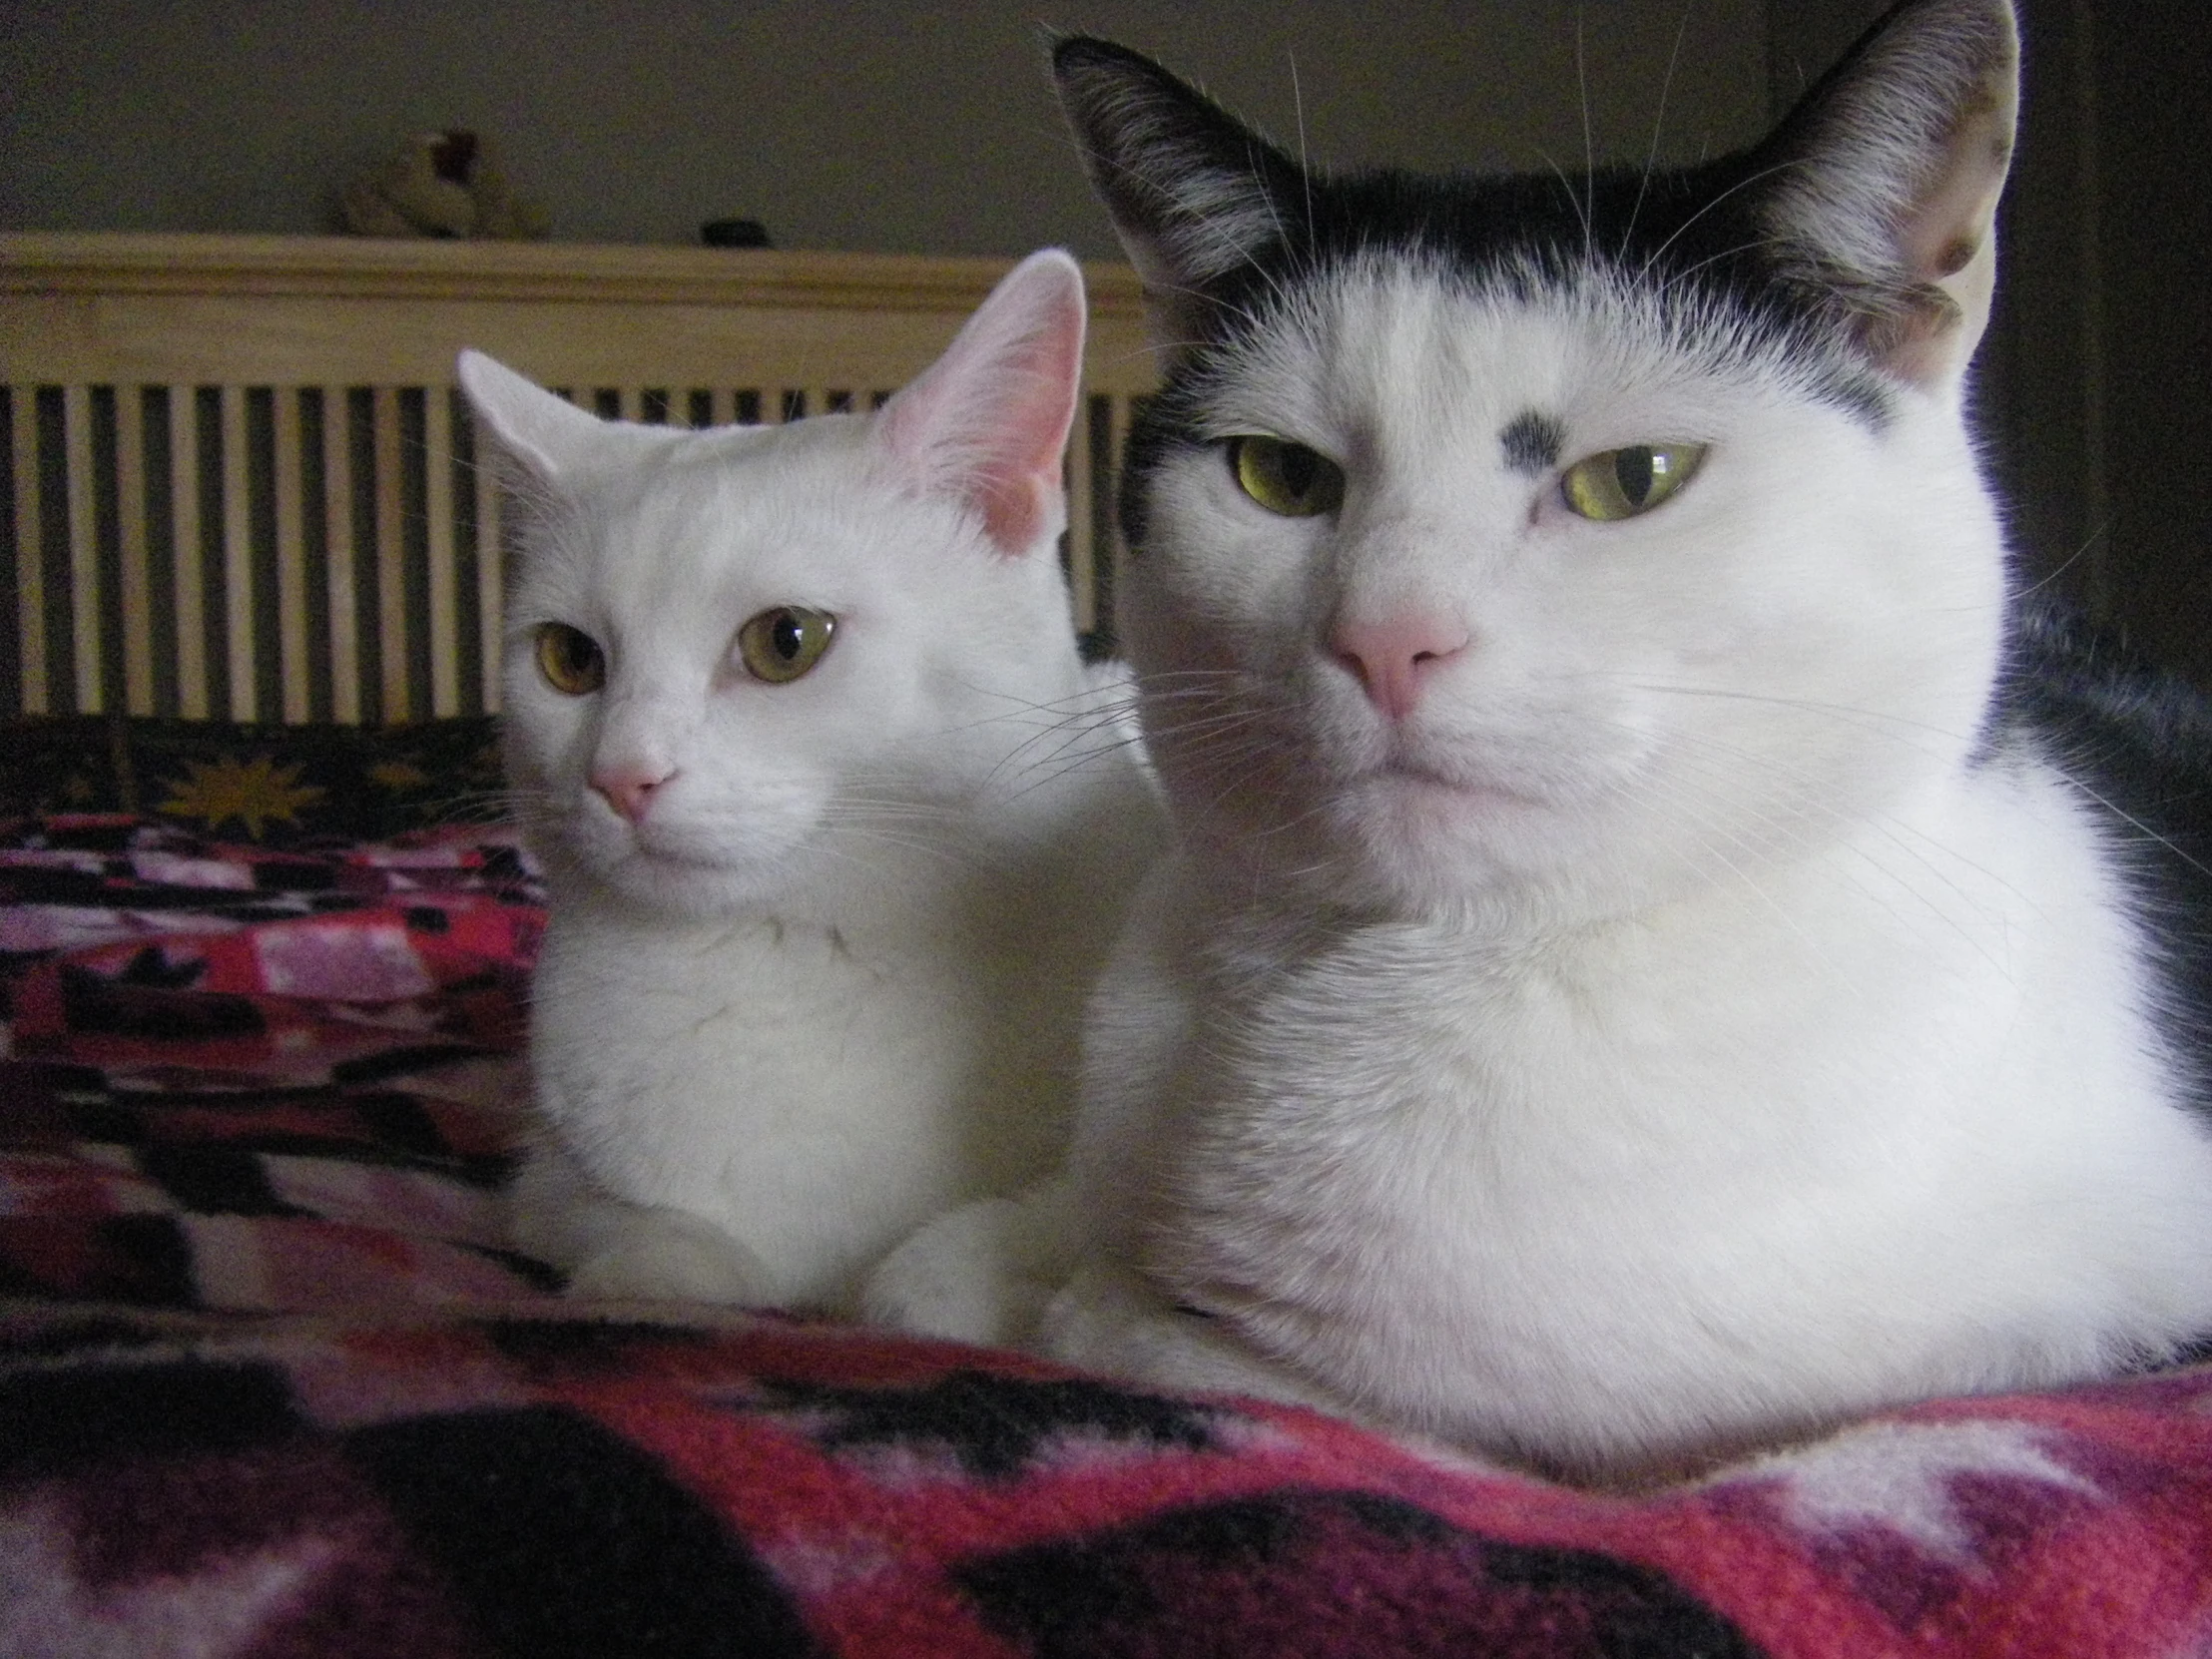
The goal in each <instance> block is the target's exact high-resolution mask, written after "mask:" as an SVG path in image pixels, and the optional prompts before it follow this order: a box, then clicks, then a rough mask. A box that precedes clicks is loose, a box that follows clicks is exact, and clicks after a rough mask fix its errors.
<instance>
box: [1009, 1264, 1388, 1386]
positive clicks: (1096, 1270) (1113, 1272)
mask: <svg viewBox="0 0 2212 1659" xmlns="http://www.w3.org/2000/svg"><path fill="white" fill-rule="evenodd" d="M1034 1346H1035V1348H1036V1350H1037V1352H1038V1353H1040V1354H1044V1355H1048V1356H1049V1357H1051V1358H1052V1359H1055V1360H1059V1361H1062V1362H1064V1363H1066V1364H1068V1365H1071V1366H1080V1367H1082V1368H1083V1369H1084V1370H1085V1371H1094V1372H1101V1373H1104V1374H1105V1375H1107V1376H1109V1377H1118V1378H1121V1379H1123V1380H1124V1381H1126V1382H1131V1383H1151V1384H1152V1385H1154V1386H1155V1387H1165V1388H1174V1389H1177V1390H1179V1391H1181V1390H1192V1391H1199V1392H1206V1393H1225V1394H1250V1395H1253V1396H1255V1397H1257V1398H1261V1399H1274V1400H1281V1401H1283V1402H1285V1403H1286V1404H1291V1405H1311V1406H1313V1407H1315V1408H1316V1409H1318V1410H1323V1411H1331V1412H1335V1413H1337V1414H1339V1415H1345V1414H1349V1412H1348V1408H1347V1406H1346V1404H1345V1402H1344V1401H1343V1400H1342V1399H1340V1398H1338V1397H1337V1396H1336V1395H1335V1394H1333V1393H1332V1392H1330V1391H1329V1389H1328V1388H1326V1387H1324V1386H1323V1385H1322V1384H1321V1383H1316V1382H1314V1381H1313V1380H1312V1379H1310V1378H1307V1377H1304V1376H1302V1375H1300V1374H1299V1373H1297V1372H1294V1371H1292V1370H1291V1369H1290V1368H1288V1367H1287V1366H1284V1365H1283V1364H1281V1363H1280V1362H1278V1361H1275V1360H1271V1359H1269V1358H1268V1357H1267V1356H1265V1355H1263V1354H1261V1353H1260V1352H1259V1351H1258V1350H1257V1349H1255V1348H1253V1347H1251V1346H1250V1345H1248V1344H1247V1343H1246V1342H1245V1341H1244V1340H1243V1339H1242V1338H1241V1337H1239V1336H1238V1335H1237V1334H1236V1332H1235V1331H1234V1330H1232V1329H1231V1328H1230V1327H1229V1326H1227V1325H1226V1324H1224V1323H1223V1322H1222V1321H1220V1320H1216V1319H1210V1318H1208V1317H1207V1316H1206V1315H1205V1314H1202V1313H1196V1312H1193V1311H1192V1310H1190V1309H1186V1308H1179V1307H1176V1306H1175V1305H1174V1304H1173V1303H1171V1302H1170V1301H1169V1300H1168V1299H1167V1297H1166V1296H1165V1295H1163V1294H1162V1293H1161V1291H1160V1290H1159V1288H1158V1287H1157V1286H1155V1285H1153V1284H1152V1283H1151V1281H1149V1280H1147V1279H1145V1278H1144V1277H1143V1276H1142V1275H1140V1274H1137V1273H1134V1272H1132V1271H1130V1270H1129V1269H1127V1268H1125V1267H1122V1266H1120V1265H1119V1264H1118V1263H1114V1262H1111V1261H1106V1260H1094V1261H1090V1262H1086V1263H1085V1264H1083V1266H1082V1267H1081V1268H1080V1269H1079V1270H1078V1271H1077V1272H1076V1274H1075V1275H1074V1277H1073V1278H1072V1279H1070V1280H1069V1282H1068V1284H1067V1286H1066V1287H1065V1288H1064V1289H1063V1290H1061V1291H1060V1292H1059V1294H1058V1295H1056V1296H1054V1297H1053V1298H1052V1300H1051V1301H1050V1303H1048V1304H1047V1305H1046V1307H1045V1310H1044V1313H1043V1315H1042V1317H1041V1318H1040V1319H1039V1321H1038V1325H1037V1337H1036V1342H1035V1344H1034Z"/></svg>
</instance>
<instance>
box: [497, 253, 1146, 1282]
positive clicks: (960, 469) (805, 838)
mask: <svg viewBox="0 0 2212 1659" xmlns="http://www.w3.org/2000/svg"><path fill="white" fill-rule="evenodd" d="M1083 330H1084V301H1083V288H1082V278H1081V275H1080V273H1079V272H1078V270H1077V268H1076V266H1075V264H1074V262H1073V261H1071V260H1070V259H1068V258H1067V257H1066V256H1065V255H1063V254H1059V253H1056V252H1047V253H1043V254H1039V255H1036V256H1033V257H1032V258H1031V259H1029V260H1028V261H1026V262H1025V263H1023V264H1022V265H1021V266H1020V267H1018V268H1017V269H1016V270H1015V271H1014V272H1013V273H1012V274H1011V275H1009V276H1008V277H1006V278H1005V280H1004V281H1003V282H1001V283H1000V284H999V286H998V287H997V289H996V290H995V291H994V292H993V293H992V294H991V296H990V297H989V298H988V299H987V300H986V301H985V302H984V304H983V306H982V308H981V309H980V310H978V311H977V312H976V314H975V315H974V316H973V317H972V318H971V319H970V320H969V322H968V323H967V325H966V326H965V327H964V328H963V329H962V330H961V332H960V334H959V337H958V338H957V339H956V340H955V341H954V342H953V344H952V346H951V347H950V348H949V349H948V350H947V351H946V352H945V354H944V356H943V357H942V358H940V359H939V360H938V361H937V362H936V363H935V364H934V365H933V366H932V367H931V368H930V369H929V370H928V371H927V372H925V373H924V374H922V375H921V376H920V377H919V378H918V379H917V380H915V381H914V382H913V383H912V384H910V385H908V386H907V387H906V388H905V389H904V390H902V391H900V392H899V393H897V394H896V395H895V396H894V397H893V398H892V399H891V400H890V401H889V402H888V403H887V404H886V405H885V406H884V407H883V408H882V409H880V410H879V411H876V412H874V413H872V414H869V415H865V416H861V415H833V416H824V417H821V418H817V419H811V420H806V421H802V422H798V423H795V424H792V425H787V426H780V427H755V428H745V427H725V428H718V429H714V430H707V431H700V432H692V431H687V430H683V429H678V428H669V427H657V426H645V425H629V424H620V423H609V422H602V421H600V420H597V419H594V418H593V417H591V416H589V415H587V414H585V413H583V412H581V411H579V410H578V409H576V408H574V407H572V406H571V405H570V404H568V403H567V402H565V401H563V400H562V399H561V398H559V397H557V396H555V395H553V394H552V393H550V392H546V391H542V390H540V389H539V388H538V387H536V386H534V385H532V384H530V382H528V381H527V380H524V379H523V378H521V377H520V376H519V375H516V374H515V373H513V372H512V371H510V370H508V369H506V368H504V367H502V366H501V365H499V364H498V363H496V362H493V361H492V360H491V359H490V358H488V357H484V356H481V355H479V354H476V353H468V354H464V356H463V357H462V359H461V363H460V379H461V383H462V385H463V386H464V388H465V389H466V391H467V394H468V396H469V398H470V401H471V404H472V406H473V407H474V409H475V410H476V412H477V414H478V416H479V417H480V418H481V419H482V421H483V422H484V424H485V425H486V426H487V427H489V429H490V431H491V433H492V434H493V437H494V439H495V440H496V445H497V448H498V450H499V451H500V452H501V454H502V455H503V457H504V458H505V460H506V461H507V462H508V464H509V469H510V471H511V473H512V482H513V483H514V485H515V487H516V490H517V492H518V495H519V497H520V499H519V500H518V507H517V510H518V513H519V514H520V516H521V519H522V522H523V526H524V528H523V532H522V534H523V542H522V546H521V547H520V549H519V552H518V556H517V562H516V568H515V571H514V579H513V583H512V591H511V592H510V594H509V596H508V601H507V612H506V630H507V656H506V667H505V682H504V684H505V693H506V713H505V719H504V726H505V747H506V759H507V768H508V774H509V779H510V782H511V783H512V785H513V788H514V790H515V793H516V797H517V800H518V804H519V810H520V811H521V813H522V815H523V820H524V823H525V826H526V828H527V830H528V833H529V836H530V840H531V842H532V845H533V846H534V848H535V849H536V851H537V852H538V853H539V855H540V856H541V857H542V858H543V860H544V863H545V867H546V871H547V879H548V883H549V887H550V893H551V905H550V909H551V918H550V922H549V925H548V930H547V935H546V939H545V946H544V951H543V955H542V957H541V959H540V961H539V964H538V968H537V977H536V981H535V989H534V1003H533V1023H532V1033H531V1048H530V1058H531V1066H532V1071H533V1075H534V1093H535V1102H536V1108H537V1116H538V1124H539V1136H538V1139H537V1141H536V1143H535V1145H534V1146H533V1148H532V1150H531V1151H530V1153H529V1154H528V1156H527V1158H526V1161H525V1165H524V1168H523V1169H522V1171H521V1173H520V1176H519V1178H518V1181H517V1185H516V1191H515V1196H514V1206H515V1216H514V1226H515V1235H516V1238H517V1242H518V1243H519V1244H520V1245H521V1247H522V1248H524V1249H526V1250H529V1251H531V1252H533V1253H535V1254H538V1255H540V1256H542V1257H544V1258H546V1259H547V1260H550V1261H552V1262H554V1263H556V1264H558V1265H560V1266H562V1267H564V1268H567V1269H569V1270H571V1278H570V1281H569V1289H570V1291H571V1292H572V1293H576V1294H596V1295H605V1296H613V1295H627V1296H689V1297H699V1298H708V1299H715V1300H724V1301H733V1302H748V1303H778V1304H793V1305H805V1306H811V1307H818V1308H829V1309H836V1308H842V1307H846V1306H848V1305H849V1304H850V1301H851V1298H852V1293H853V1288H854V1284H855V1280H856V1276H857V1275H858V1274H859V1273H860V1271H861V1270H863V1269H864V1268H865V1267H866V1266H867V1265H868V1264H869V1263H870V1262H871V1261H872V1260H873V1259H874V1258H875V1257H877V1256H879V1255H880V1254H881V1253H882V1252H883V1251H884V1250H886V1249H887V1248H888V1247H889V1246H890V1245H892V1244H893V1243H895V1242H896V1241H897V1240H898V1239H899V1238H901V1237H902V1236H903V1235H904V1234H905V1233H907V1232H908V1231H910V1230H911V1229H912V1228H913V1227H914V1226H915V1225H916V1224H917V1223H918V1222H920V1221H921V1220H923V1219H924V1218H925V1217H927V1216H929V1215H930V1214H932V1213H934V1212H936V1211H937V1210H940V1209H942V1208H944V1207H945V1206H947V1205H949V1204H953V1203H955V1202H958V1201H960V1200H963V1199H968V1198H973V1197H976V1196H978V1195H981V1194H985V1193H990V1192H997V1191H1004V1190H1006V1189H1009V1188H1011V1187H1013V1186H1015V1185H1016V1184H1018V1183H1019V1182H1021V1181H1023V1180H1025V1179H1027V1178H1029V1177H1031V1176H1032V1175H1034V1174H1035V1173H1036V1172H1037V1171H1038V1170H1039V1169H1040V1168H1041V1167H1043V1166H1044V1165H1045V1163H1046V1162H1047V1161H1048V1160H1049V1159H1050V1158H1052V1157H1053V1156H1055V1155H1056V1154H1057V1152H1058V1150H1059V1149H1060V1146H1061V1144H1062V1139H1063V1137H1064V1134H1065V1130H1066V1118H1067V1112H1068V1106H1069V1102H1070V1100H1071V1098H1072V1093H1073V1087H1074V1067H1075V1031H1076V1026H1077V1022H1078V1018H1079V1013H1080V1007H1081V999H1082V996H1083V993H1084V990H1085V988H1086V986H1087V985H1088V983H1089V982H1090V980H1091V978H1092V977H1093V976H1094V974H1095V972H1096V969H1097V966H1098V963H1099V962H1100V960H1101V959H1102V958H1103V956H1104V953H1105V951H1106V948H1107V946H1108V945H1109V944H1110V942H1111V940H1112V937H1113V932H1114V927H1115V923H1116V917H1117V915H1118V912H1119V909H1120V906H1121V903H1122V901H1123V898H1124V896H1125V894H1126V893H1127V891H1128V889H1129V887H1130V885H1131V884H1132V882H1133V880H1134V878H1135V876H1136V874H1137V873H1138V872H1139V870H1140V869H1141V867H1142V865H1143V862H1144V860H1145V857H1146V856H1147V854H1148V852H1149V850H1150V849H1151V847H1152V845H1153V843H1154V840H1155V838H1156V836H1157V834H1158V813H1157V808H1156V806H1155V805H1154V802H1153V798H1152V795H1151V787H1150V785H1149V783H1148V782H1147V781H1146V780H1145V779H1144V777H1143V776H1142V774H1141V773H1140V772H1139V770H1138V768H1137V766H1136V764H1135V763H1134V761H1133V759H1132V754H1131V748H1130V745H1129V744H1128V742H1127V740H1126V738H1125V736H1124V734H1122V733H1121V732H1120V731H1119V730H1117V729H1116V726H1115V724H1114V718H1113V717H1114V712H1115V708H1116V705H1117V701H1118V702H1125V701H1126V691H1125V690H1123V689H1121V688H1119V687H1118V686H1117V685H1116V684H1115V683H1113V682H1111V681H1110V680H1108V679H1106V678H1104V677H1102V676H1100V675H1095V674H1093V673H1092V672H1090V671H1088V670H1086V669H1085V668H1084V667H1083V665H1082V664H1081V662H1080V661H1079V660H1078V657H1077V652H1076V645H1075V640H1074V634H1073V630H1072V627H1071V623H1070V615H1069V606H1068V596H1067V590H1066V585H1065V581H1064V579H1063V577H1062V575H1061V572H1060V567H1059V562H1058V559H1057V557H1056V556H1055V551H1054V549H1055V541H1056V538H1057V536H1058V534H1059V532H1060V529H1061V527H1062V524H1063V521H1064V518H1065V504H1064V494H1063V491H1062V487H1061V455H1062V449H1063V446H1064V444H1065V441H1066V438H1067V433H1068V429H1069V424H1070V421H1071V420H1072V418H1073V413H1074V407H1075V397H1076V389H1077V379H1078V375H1079V372H1080V368H1081V362H1082V342H1083Z"/></svg>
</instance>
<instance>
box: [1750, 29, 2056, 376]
mask: <svg viewBox="0 0 2212 1659" xmlns="http://www.w3.org/2000/svg"><path fill="white" fill-rule="evenodd" d="M2018 101H2019V32H2018V27H2017V25H2016V23H2015V21H2014V19H2013V15H2012V8H2011V6H2010V4H2009V3H2008V0H1907V3H1905V4H1903V5H1900V6H1898V7H1897V8H1896V9H1895V10H1894V11H1892V12H1891V13H1890V14H1889V15H1888V16H1886V17H1885V18H1884V19H1883V20H1882V21H1881V22H1880V23H1878V24H1876V25H1875V27H1874V28H1873V29H1871V30H1870V31H1869V32H1868V33H1867V35H1866V36H1865V37H1864V38H1863V39H1862V40H1861V41H1860V43H1859V45H1858V46H1857V47H1856V48H1854V49H1853V51H1852V52H1851V53H1850V54H1849V55H1848V56H1846V58H1845V59H1844V60H1843V62H1842V63H1841V64H1839V65H1838V66H1837V67H1836V68H1835V69H1834V70H1833V71H1831V72H1830V73H1829V75H1828V76H1827V77H1826V78H1825V79H1824V80H1822V81H1821V83H1820V84H1819V85H1817V86H1816V87H1815V88H1814V89H1813V90H1812V92H1810V93H1809V94H1807V96H1806V97H1805V99H1804V100H1803V101H1802V102H1801V103H1800V104H1799V105H1798V107H1797V108H1796V109H1795V110H1794V111H1792V112H1791V114H1790V115H1789V117H1788V118H1787V119H1786V120H1785V121H1784V122H1783V124H1782V126H1781V127H1780V128H1778V129H1777V130H1776V132H1775V134H1774V136H1773V137H1772V138H1771V139H1769V140H1768V141H1767V143H1766V144H1765V145H1764V146H1762V147H1761V150H1760V152H1759V155H1758V157H1757V161H1758V164H1759V165H1760V166H1761V168H1762V169H1763V170H1766V171H1767V173H1768V177H1769V178H1771V180H1772V181H1773V182H1772V183H1771V184H1770V185H1769V186H1768V187H1767V188H1766V189H1765V191H1764V193H1763V199H1762V202H1761V205H1760V209H1759V213H1760V219H1761V221H1762V224H1763V228H1764V229H1765V230H1766V231H1767V233H1768V235H1769V236H1770V238H1771V239H1772V244H1773V246H1774V248H1775V251H1776V253H1777V255H1778V257H1779V258H1780V260H1781V263H1782V265H1783V268H1784V270H1785V271H1786V272H1787V273H1788V274H1789V275H1790V276H1791V277H1793V278H1796V279H1800V280H1804V281H1807V282H1810V283H1813V284H1815V285H1818V286H1821V287H1825V288H1827V289H1829V290H1830V291H1832V292H1834V293H1836V294H1837V295H1838V296H1839V297H1840V299H1841V300H1842V304H1843V309H1844V311H1845V314H1847V315H1849V316H1850V317H1851V318H1852V319H1853V321H1854V325H1855V327H1856V328H1857V329H1858V332H1859V336H1860V339H1861V340H1862V342H1863V345H1864V349H1865V350H1866V351H1867V353H1868V355H1869V356H1870V357H1872V358H1873V359H1874V360H1875V362H1876V364H1877V366H1879V367H1881V368H1882V369H1884V370H1885V371H1886V372H1888V373H1891V374H1893V375H1896V376H1897V377H1899V378H1901V379H1904V380H1908V381H1912V382H1915V383H1919V384H1923V385H1935V384H1939V383H1942V382H1945V381H1949V380H1952V379H1955V378H1956V377H1957V376H1958V375H1959V374H1960V373H1962V372H1963V370H1964V368H1965V365H1966V360H1967V359H1968V358H1969V357H1970V356H1971V355H1972V354H1973V348H1974V346H1975V344H1976V342H1978V341H1979V339H1980V337H1981V332H1982V329H1983V328H1984V327H1985V326H1986V325H1987V323H1988V320H1989V302H1990V296H1991V293H1992V291H1993V289H1994V285H1995V279H1996V210H1997V198H1998V197H1999V195H2001V194H2002V192H2003V189H2004V180H2005V175H2006V172H2007V171H2008V169H2009V167H2010V164H2011V156H2012V137H2013V128H2014V125H2015V119H2016V115H2017V109H2018Z"/></svg>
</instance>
